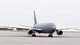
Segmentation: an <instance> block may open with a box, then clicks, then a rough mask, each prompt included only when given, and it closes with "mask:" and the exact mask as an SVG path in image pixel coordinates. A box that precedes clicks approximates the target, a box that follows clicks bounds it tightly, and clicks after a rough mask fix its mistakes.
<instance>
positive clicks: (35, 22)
mask: <svg viewBox="0 0 80 45" xmlns="http://www.w3.org/2000/svg"><path fill="white" fill-rule="evenodd" d="M35 24H37V19H36V14H35V10H34V25H35Z"/></svg>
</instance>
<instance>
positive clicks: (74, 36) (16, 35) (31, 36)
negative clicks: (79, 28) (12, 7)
mask: <svg viewBox="0 0 80 45" xmlns="http://www.w3.org/2000/svg"><path fill="white" fill-rule="evenodd" d="M0 37H26V38H27V37H30V38H80V37H77V36H53V37H48V36H36V37H32V36H26V35H0Z"/></svg>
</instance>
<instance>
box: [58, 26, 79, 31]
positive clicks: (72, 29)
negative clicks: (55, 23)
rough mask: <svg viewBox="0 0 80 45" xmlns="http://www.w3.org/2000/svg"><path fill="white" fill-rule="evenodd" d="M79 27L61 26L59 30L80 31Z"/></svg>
mask: <svg viewBox="0 0 80 45" xmlns="http://www.w3.org/2000/svg"><path fill="white" fill-rule="evenodd" d="M77 28H78V27H71V28H60V29H57V30H62V31H79V30H80V29H77Z"/></svg>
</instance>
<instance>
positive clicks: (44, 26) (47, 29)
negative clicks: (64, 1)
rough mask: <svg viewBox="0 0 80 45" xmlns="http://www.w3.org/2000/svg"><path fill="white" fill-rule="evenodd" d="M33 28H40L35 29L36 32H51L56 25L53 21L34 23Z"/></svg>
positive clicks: (54, 29)
mask: <svg viewBox="0 0 80 45" xmlns="http://www.w3.org/2000/svg"><path fill="white" fill-rule="evenodd" d="M33 28H38V29H42V30H37V32H38V33H53V32H55V31H56V26H55V24H53V23H43V24H35V25H34V26H33Z"/></svg>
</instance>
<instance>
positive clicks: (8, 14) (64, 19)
mask: <svg viewBox="0 0 80 45" xmlns="http://www.w3.org/2000/svg"><path fill="white" fill-rule="evenodd" d="M34 10H35V12H36V17H37V21H38V23H50V22H51V23H54V24H55V25H56V26H57V27H80V0H0V26H19V25H30V26H32V25H33V24H34V18H33V15H34V14H33V11H34Z"/></svg>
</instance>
